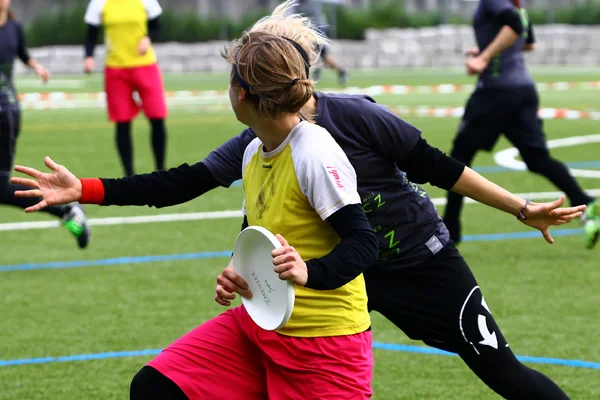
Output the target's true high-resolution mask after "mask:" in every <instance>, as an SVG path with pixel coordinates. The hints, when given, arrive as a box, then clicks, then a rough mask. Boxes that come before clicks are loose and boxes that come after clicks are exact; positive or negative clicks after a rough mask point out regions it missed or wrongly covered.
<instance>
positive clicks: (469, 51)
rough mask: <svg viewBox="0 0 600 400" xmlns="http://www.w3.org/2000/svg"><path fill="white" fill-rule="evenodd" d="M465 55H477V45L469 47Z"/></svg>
mask: <svg viewBox="0 0 600 400" xmlns="http://www.w3.org/2000/svg"><path fill="white" fill-rule="evenodd" d="M465 55H466V56H469V57H477V56H478V55H479V47H471V48H470V49H469V50H467V51H466V52H465Z"/></svg>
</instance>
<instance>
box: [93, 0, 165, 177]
mask: <svg viewBox="0 0 600 400" xmlns="http://www.w3.org/2000/svg"><path fill="white" fill-rule="evenodd" d="M161 13H162V9H161V7H160V5H159V4H158V1H157V0H91V1H90V3H89V5H88V8H87V11H86V14H85V22H86V23H87V24H88V35H87V39H86V43H85V55H86V58H85V71H86V72H87V73H90V72H92V70H93V69H94V58H93V57H94V47H95V45H96V41H97V36H98V30H99V27H100V26H101V25H102V26H103V27H104V32H105V44H106V66H105V69H104V79H105V92H106V100H107V104H108V115H109V118H110V120H111V121H113V122H115V123H116V142H117V148H118V150H119V155H120V157H121V162H122V164H123V168H124V170H125V174H126V175H133V173H134V171H133V146H132V142H131V121H132V120H133V119H134V118H135V117H136V116H137V114H138V112H139V111H140V109H143V110H144V114H145V115H146V117H147V118H148V119H149V120H150V125H151V129H152V148H153V151H154V159H155V166H156V169H157V170H163V169H164V168H165V148H166V128H165V118H166V116H167V106H166V102H165V92H164V88H163V82H162V77H161V74H160V69H159V67H158V64H157V62H156V54H155V52H154V49H153V48H152V44H151V42H152V41H153V40H155V39H156V37H157V35H158V31H159V29H160V20H159V17H160V15H161ZM134 92H137V93H138V94H139V97H140V99H141V105H140V104H138V103H137V102H136V101H135V100H134V98H133V94H134Z"/></svg>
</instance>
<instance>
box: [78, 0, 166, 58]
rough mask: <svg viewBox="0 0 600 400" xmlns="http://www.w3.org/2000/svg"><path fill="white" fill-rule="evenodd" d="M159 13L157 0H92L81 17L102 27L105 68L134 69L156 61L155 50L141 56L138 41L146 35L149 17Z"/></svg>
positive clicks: (160, 11) (160, 9)
mask: <svg viewBox="0 0 600 400" xmlns="http://www.w3.org/2000/svg"><path fill="white" fill-rule="evenodd" d="M160 14H162V8H161V7H160V4H158V1H157V0H92V1H90V3H89V4H88V7H87V11H86V13H85V18H84V20H85V22H86V23H87V24H90V25H94V26H100V25H102V26H103V27H104V43H105V46H106V66H107V67H113V68H133V67H145V66H147V65H152V64H154V63H156V53H155V52H154V49H153V48H152V47H150V49H149V50H148V52H147V53H146V54H145V55H143V56H141V55H140V54H139V53H138V44H139V42H140V40H141V39H142V38H143V37H144V36H146V35H148V20H151V19H154V18H156V17H158V16H159V15H160Z"/></svg>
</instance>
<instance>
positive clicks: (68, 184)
mask: <svg viewBox="0 0 600 400" xmlns="http://www.w3.org/2000/svg"><path fill="white" fill-rule="evenodd" d="M44 163H45V164H46V166H47V167H48V168H50V169H51V170H52V171H53V173H51V174H49V173H44V172H41V171H38V170H37V169H34V168H30V167H24V166H21V165H17V166H16V167H15V171H17V172H21V173H23V174H26V175H29V176H30V177H32V178H34V179H29V178H20V177H14V178H11V180H10V181H11V183H14V184H17V185H24V186H27V187H30V188H32V189H31V190H18V191H16V192H15V196H16V197H41V198H42V200H41V201H40V202H39V203H37V204H35V205H33V206H31V207H28V208H26V209H25V212H28V213H30V212H34V211H39V210H41V209H43V208H46V207H49V206H55V205H62V204H69V203H72V202H74V201H79V200H81V193H82V186H81V181H80V180H79V179H77V178H76V177H75V175H73V174H72V173H71V172H70V171H69V170H68V169H66V168H65V167H63V166H62V165H59V164H57V163H55V162H54V161H52V159H51V158H50V157H46V158H45V159H44Z"/></svg>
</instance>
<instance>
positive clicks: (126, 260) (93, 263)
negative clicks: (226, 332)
mask: <svg viewBox="0 0 600 400" xmlns="http://www.w3.org/2000/svg"><path fill="white" fill-rule="evenodd" d="M226 257H231V251H212V252H205V253H185V254H168V255H163V256H140V257H118V258H105V259H103V260H81V261H62V262H61V261H57V262H49V263H40V264H17V265H4V266H0V272H9V271H31V270H38V269H61V268H83V267H103V266H107V265H122V264H143V263H153V262H160V261H182V260H198V259H203V258H226Z"/></svg>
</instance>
